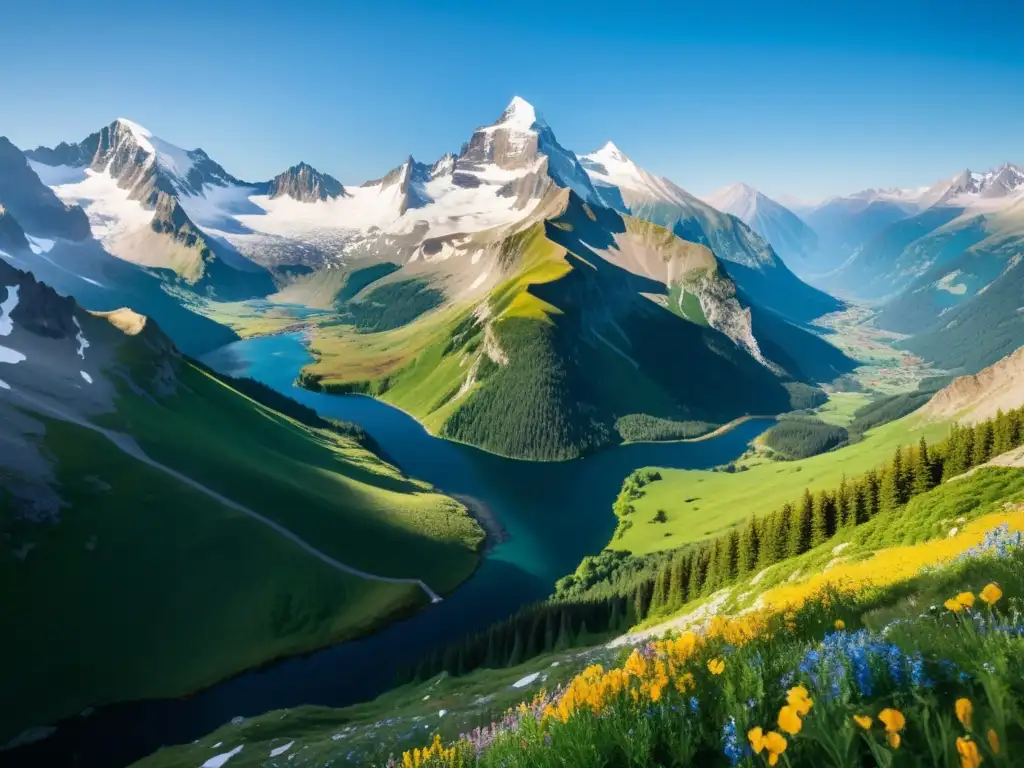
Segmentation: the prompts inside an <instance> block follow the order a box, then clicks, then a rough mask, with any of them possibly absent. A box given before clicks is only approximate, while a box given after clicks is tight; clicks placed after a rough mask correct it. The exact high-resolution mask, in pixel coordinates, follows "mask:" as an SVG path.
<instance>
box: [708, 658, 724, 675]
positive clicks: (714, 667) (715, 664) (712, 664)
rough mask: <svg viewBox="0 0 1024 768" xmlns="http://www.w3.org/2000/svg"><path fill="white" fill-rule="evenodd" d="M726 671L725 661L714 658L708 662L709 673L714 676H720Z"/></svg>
mask: <svg viewBox="0 0 1024 768" xmlns="http://www.w3.org/2000/svg"><path fill="white" fill-rule="evenodd" d="M724 671H725V660H724V659H718V658H714V659H712V660H711V661H709V662H708V672H710V673H711V674H712V675H720V674H722V672H724Z"/></svg>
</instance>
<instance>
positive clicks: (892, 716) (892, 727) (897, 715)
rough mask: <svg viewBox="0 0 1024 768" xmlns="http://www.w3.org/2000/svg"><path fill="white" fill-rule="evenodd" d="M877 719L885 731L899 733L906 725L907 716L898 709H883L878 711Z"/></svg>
mask: <svg viewBox="0 0 1024 768" xmlns="http://www.w3.org/2000/svg"><path fill="white" fill-rule="evenodd" d="M878 719H879V720H881V721H882V724H883V725H885V730H886V732H887V733H899V732H900V731H902V730H903V729H904V728H905V727H906V726H907V718H905V717H904V716H903V713H902V712H900V711H899V710H898V709H889V708H886V709H883V710H882V711H881V712H879V713H878Z"/></svg>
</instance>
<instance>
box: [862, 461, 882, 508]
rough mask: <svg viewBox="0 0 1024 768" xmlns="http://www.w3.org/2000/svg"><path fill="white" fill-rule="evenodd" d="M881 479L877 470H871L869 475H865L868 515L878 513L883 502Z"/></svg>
mask: <svg viewBox="0 0 1024 768" xmlns="http://www.w3.org/2000/svg"><path fill="white" fill-rule="evenodd" d="M881 485H882V484H881V479H880V478H879V477H878V472H876V471H875V470H873V469H872V470H869V471H868V473H867V475H865V477H864V500H865V502H866V504H867V512H868V517H869V518H871V517H874V516H875V515H877V514H878V511H879V509H880V504H881V499H880V496H881V490H882V488H881Z"/></svg>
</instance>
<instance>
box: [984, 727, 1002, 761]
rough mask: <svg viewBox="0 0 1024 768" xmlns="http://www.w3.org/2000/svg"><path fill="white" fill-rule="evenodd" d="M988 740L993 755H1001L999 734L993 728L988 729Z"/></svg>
mask: <svg viewBox="0 0 1024 768" xmlns="http://www.w3.org/2000/svg"><path fill="white" fill-rule="evenodd" d="M985 735H986V736H987V738H988V748H989V749H991V750H992V754H993V755H998V754H999V734H997V733H996V732H995V730H993V729H992V728H989V729H988V733H987V734H985Z"/></svg>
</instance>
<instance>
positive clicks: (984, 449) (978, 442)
mask: <svg viewBox="0 0 1024 768" xmlns="http://www.w3.org/2000/svg"><path fill="white" fill-rule="evenodd" d="M992 426H993V424H992V421H991V420H987V419H986V420H985V421H982V422H979V423H978V424H976V425H975V426H974V463H975V464H984V463H985V462H986V461H988V460H989V459H991V458H992V456H993V453H992V444H993V442H995V440H994V435H993V429H992Z"/></svg>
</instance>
